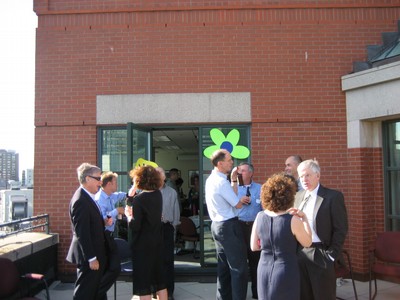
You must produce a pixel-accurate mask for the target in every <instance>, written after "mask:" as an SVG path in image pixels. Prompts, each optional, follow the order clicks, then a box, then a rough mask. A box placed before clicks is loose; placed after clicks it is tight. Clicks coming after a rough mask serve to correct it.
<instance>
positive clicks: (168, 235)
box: [163, 223, 175, 296]
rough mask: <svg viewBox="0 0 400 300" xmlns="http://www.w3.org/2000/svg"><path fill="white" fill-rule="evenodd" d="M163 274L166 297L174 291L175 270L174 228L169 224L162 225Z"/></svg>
mask: <svg viewBox="0 0 400 300" xmlns="http://www.w3.org/2000/svg"><path fill="white" fill-rule="evenodd" d="M163 229H164V272H165V273H164V274H165V283H166V284H167V290H168V296H172V295H173V294H174V289H175V270H174V248H175V239H174V234H175V228H174V226H172V225H171V224H170V223H164V226H163Z"/></svg>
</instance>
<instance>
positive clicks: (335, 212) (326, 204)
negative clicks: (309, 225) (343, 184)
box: [294, 185, 348, 260]
mask: <svg viewBox="0 0 400 300" xmlns="http://www.w3.org/2000/svg"><path fill="white" fill-rule="evenodd" d="M305 194H306V191H305V190H302V191H299V192H297V194H296V197H295V202H294V207H296V208H298V207H299V206H300V203H301V202H302V201H303V199H304V196H305ZM315 216H316V217H315ZM314 217H315V222H314V226H315V227H314V230H315V232H316V233H317V235H318V237H319V238H320V240H321V242H322V243H323V246H324V249H325V253H326V254H329V255H330V256H332V258H334V259H335V260H336V259H337V257H338V255H339V254H340V252H341V249H342V246H343V243H344V240H345V238H346V235H347V231H348V225H347V212H346V206H345V204H344V197H343V194H342V193H341V192H339V191H336V190H331V189H328V188H326V187H324V186H322V185H320V186H319V189H318V193H317V200H316V203H315V208H314Z"/></svg>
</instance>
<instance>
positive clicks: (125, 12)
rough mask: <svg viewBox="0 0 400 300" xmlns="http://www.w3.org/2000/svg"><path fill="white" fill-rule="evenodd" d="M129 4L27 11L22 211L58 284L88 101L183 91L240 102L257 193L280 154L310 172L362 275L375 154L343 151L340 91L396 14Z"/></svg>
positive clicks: (88, 135)
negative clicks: (53, 262)
mask: <svg viewBox="0 0 400 300" xmlns="http://www.w3.org/2000/svg"><path fill="white" fill-rule="evenodd" d="M139 2H140V3H142V1H136V2H135V1H129V3H128V1H118V2H117V3H118V4H115V3H116V2H115V1H108V2H107V1H88V2H82V1H77V0H76V1H66V0H64V1H55V0H47V1H43V0H42V1H41V0H36V1H34V7H35V10H36V12H37V13H38V14H39V22H38V24H39V25H38V29H37V54H36V57H37V59H36V104H35V126H36V131H35V212H36V213H41V212H47V213H50V216H51V222H52V226H51V227H52V231H54V232H58V233H60V241H61V245H60V248H59V249H60V251H59V270H60V272H61V273H63V272H65V273H69V272H73V271H74V270H73V268H72V266H71V265H69V264H66V263H65V256H66V251H67V247H68V245H69V242H70V238H71V237H70V235H71V233H70V228H69V226H70V225H69V218H68V203H69V200H70V197H71V195H72V194H73V192H74V191H75V189H76V188H77V185H78V182H77V178H76V172H75V169H76V167H77V166H78V165H79V164H80V163H81V162H83V161H88V162H91V163H96V161H97V160H96V151H97V146H96V127H95V125H96V95H98V94H131V93H132V94H146V93H196V92H199V93H204V92H251V97H252V119H253V123H252V137H251V139H252V145H251V148H252V153H253V157H252V158H253V162H254V165H255V167H256V170H257V176H256V179H257V180H258V181H259V182H263V181H265V179H266V177H267V176H268V175H270V174H271V173H273V172H276V171H280V170H283V165H284V160H285V159H286V157H287V156H288V155H290V154H300V155H302V156H303V158H312V157H316V158H317V159H318V160H319V161H320V163H321V167H322V178H321V181H322V183H323V184H325V185H326V186H328V187H332V188H337V189H340V190H342V191H343V192H344V194H345V198H346V205H347V208H348V210H349V215H350V216H351V218H349V221H350V232H349V238H348V240H347V242H346V248H348V249H349V250H350V252H351V255H352V256H353V257H354V258H353V260H354V268H355V270H356V272H359V273H363V272H366V266H367V261H366V257H367V256H366V255H367V250H368V244H369V242H370V241H371V240H372V239H373V237H374V234H375V232H376V231H379V230H383V190H382V182H383V179H382V171H381V169H382V158H381V155H382V153H381V150H380V149H376V150H374V149H351V150H348V149H347V137H346V135H347V132H346V103H345V96H344V93H342V92H341V86H340V84H341V76H343V75H345V74H348V73H349V72H351V70H352V63H353V61H360V60H361V61H362V60H365V57H366V50H365V46H366V45H370V44H380V43H381V33H382V32H385V31H395V30H396V24H397V19H398V17H399V15H400V7H399V6H398V5H396V3H397V1H386V2H385V4H384V5H383V4H382V5H378V4H379V3H380V1H372V0H371V1H359V2H358V3H363V5H364V6H363V5H361V4H359V5H358V6H357V5H355V4H350V5H343V4H342V2H343V1H330V4H329V5H324V7H323V8H317V7H316V5H314V4H313V3H314V2H315V1H287V2H283V4H282V3H281V4H280V5H274V4H270V3H273V2H276V1H256V2H257V3H256V4H257V5H258V6H257V5H253V6H249V4H248V3H250V2H249V1H227V2H226V3H225V2H214V1H208V2H206V1H204V2H201V5H198V6H196V5H193V6H191V5H190V4H189V1H186V2H185V1H179V2H176V3H173V2H170V1H169V2H168V3H169V4H168V7H161V6H162V4H160V3H158V2H156V1H146V4H144V5H143V6H140V5H139V4H140V3H139ZM251 2H254V1H251ZM162 3H163V2H162ZM227 3H230V4H229V5H231V6H227V5H228V4H227ZM224 5H225V6H226V9H223V6H224ZM290 5H292V7H289V6H290ZM301 6H303V7H304V8H305V9H301V8H300V7H301ZM177 7H178V8H179V9H176V8H177ZM173 8H175V9H173ZM107 10H109V11H111V13H107ZM221 113H223V112H221ZM132 115H133V116H134V108H132ZM365 159H368V161H369V162H370V163H368V164H365ZM371 176H373V178H374V180H371ZM372 224H373V225H374V226H375V227H372ZM360 249H361V251H360Z"/></svg>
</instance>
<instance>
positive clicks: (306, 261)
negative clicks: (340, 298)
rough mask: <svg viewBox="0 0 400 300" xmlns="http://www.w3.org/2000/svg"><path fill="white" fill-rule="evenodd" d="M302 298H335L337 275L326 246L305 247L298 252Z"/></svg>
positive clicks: (330, 299)
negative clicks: (325, 248)
mask: <svg viewBox="0 0 400 300" xmlns="http://www.w3.org/2000/svg"><path fill="white" fill-rule="evenodd" d="M298 261H299V267H300V284H301V285H300V286H301V288H300V292H301V296H300V299H301V300H335V299H336V276H335V269H334V262H333V261H332V260H331V259H330V258H329V257H328V255H327V254H326V252H325V250H324V246H322V245H317V246H314V244H313V246H312V247H310V248H303V249H302V250H301V251H299V253H298Z"/></svg>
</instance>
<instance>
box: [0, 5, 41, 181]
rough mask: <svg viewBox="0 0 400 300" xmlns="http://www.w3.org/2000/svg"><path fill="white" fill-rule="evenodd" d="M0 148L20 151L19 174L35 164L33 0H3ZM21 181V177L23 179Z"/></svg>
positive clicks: (0, 57)
mask: <svg viewBox="0 0 400 300" xmlns="http://www.w3.org/2000/svg"><path fill="white" fill-rule="evenodd" d="M1 4H2V8H3V11H2V16H1V18H0V39H1V40H0V45H1V46H0V149H6V150H15V151H16V152H17V153H19V174H20V176H21V173H22V170H26V169H28V168H33V167H34V102H35V37H36V28H37V16H36V14H35V13H34V12H33V0H1ZM20 180H21V178H20Z"/></svg>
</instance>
